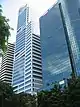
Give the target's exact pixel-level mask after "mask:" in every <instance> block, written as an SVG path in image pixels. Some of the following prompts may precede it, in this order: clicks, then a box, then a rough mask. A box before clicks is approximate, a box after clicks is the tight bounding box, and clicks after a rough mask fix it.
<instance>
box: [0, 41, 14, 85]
mask: <svg viewBox="0 0 80 107" xmlns="http://www.w3.org/2000/svg"><path fill="white" fill-rule="evenodd" d="M13 59H14V44H12V43H8V46H7V50H6V52H5V54H4V55H3V57H2V63H1V72H0V80H2V81H4V82H6V83H9V84H11V83H12V71H13Z"/></svg>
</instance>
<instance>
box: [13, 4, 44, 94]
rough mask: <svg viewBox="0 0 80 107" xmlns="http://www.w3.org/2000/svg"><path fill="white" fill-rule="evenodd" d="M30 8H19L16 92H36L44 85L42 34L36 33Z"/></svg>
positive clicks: (15, 66) (15, 63) (15, 73)
mask: <svg viewBox="0 0 80 107" xmlns="http://www.w3.org/2000/svg"><path fill="white" fill-rule="evenodd" d="M34 29H35V28H34V26H33V21H32V16H31V11H30V8H29V7H28V6H27V5H26V6H24V7H22V8H20V10H19V15H18V25H17V35H16V47H15V56H14V67H13V82H12V84H13V87H14V88H15V89H14V91H15V92H16V93H21V92H26V93H30V94H35V93H36V92H37V90H38V89H40V88H41V87H42V64H41V46H40V36H39V35H36V34H34Z"/></svg>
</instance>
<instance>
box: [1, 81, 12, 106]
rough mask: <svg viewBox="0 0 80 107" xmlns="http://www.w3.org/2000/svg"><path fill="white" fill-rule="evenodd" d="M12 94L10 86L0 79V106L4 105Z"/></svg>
mask: <svg viewBox="0 0 80 107" xmlns="http://www.w3.org/2000/svg"><path fill="white" fill-rule="evenodd" d="M13 95H14V92H13V88H12V86H11V85H9V84H8V83H5V82H2V81H0V104H1V105H0V107H6V106H5V104H7V102H9V101H10V100H11V98H12V96H13Z"/></svg>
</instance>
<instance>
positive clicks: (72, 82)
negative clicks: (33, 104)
mask: <svg viewBox="0 0 80 107" xmlns="http://www.w3.org/2000/svg"><path fill="white" fill-rule="evenodd" d="M45 106H46V107H80V77H75V76H74V77H72V78H70V79H68V80H67V86H65V87H64V89H62V88H61V87H60V86H59V85H55V86H54V88H53V89H51V90H50V91H41V92H39V93H38V107H45Z"/></svg>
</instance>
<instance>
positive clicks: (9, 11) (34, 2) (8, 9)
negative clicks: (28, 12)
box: [2, 0, 56, 42]
mask: <svg viewBox="0 0 80 107" xmlns="http://www.w3.org/2000/svg"><path fill="white" fill-rule="evenodd" d="M55 1H56V0H3V2H2V6H3V10H4V11H3V12H4V14H5V16H6V17H7V18H9V19H10V22H9V24H10V26H11V27H13V28H14V31H11V37H10V40H9V41H10V42H14V41H15V38H16V26H17V17H18V10H19V8H20V7H22V6H23V5H25V4H29V6H30V7H31V8H33V9H34V10H35V11H36V13H37V17H40V16H41V15H42V14H43V13H44V12H45V11H46V10H47V9H48V8H49V7H50V6H51V5H53V4H54V2H55Z"/></svg>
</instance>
